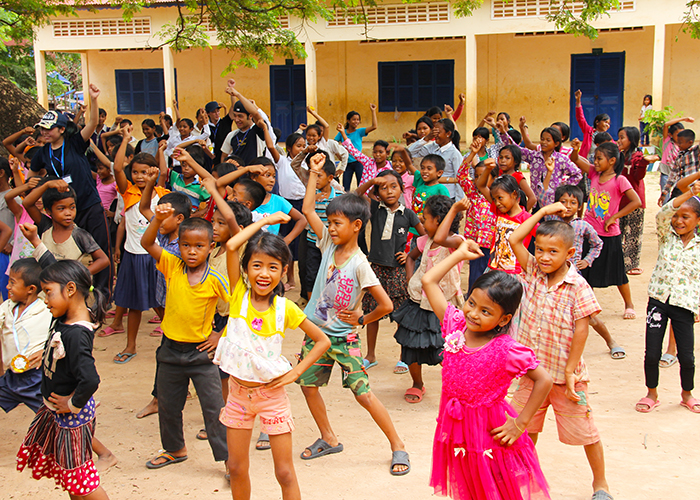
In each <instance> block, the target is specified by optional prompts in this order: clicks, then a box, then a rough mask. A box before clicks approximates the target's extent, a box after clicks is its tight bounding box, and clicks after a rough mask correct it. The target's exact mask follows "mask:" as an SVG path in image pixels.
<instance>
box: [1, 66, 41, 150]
mask: <svg viewBox="0 0 700 500" xmlns="http://www.w3.org/2000/svg"><path fill="white" fill-rule="evenodd" d="M44 113H46V110H45V109H44V108H42V107H41V106H40V105H39V103H38V102H36V99H35V98H34V96H30V95H28V94H26V93H24V92H22V91H21V90H20V89H18V88H17V86H16V85H15V84H14V83H13V82H11V81H10V80H8V79H7V78H4V77H2V76H0V116H2V117H3V120H2V121H0V137H7V136H9V135H12V134H14V133H15V132H17V131H18V130H20V129H22V128H24V127H33V126H34V125H36V124H37V123H39V120H41V117H42V116H43V115H44ZM0 154H2V156H5V157H7V154H8V153H7V151H6V150H5V148H4V147H2V146H1V145H0Z"/></svg>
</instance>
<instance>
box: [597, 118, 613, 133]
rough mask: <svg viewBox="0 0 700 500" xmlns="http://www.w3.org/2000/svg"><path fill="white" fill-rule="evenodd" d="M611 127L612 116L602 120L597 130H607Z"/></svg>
mask: <svg viewBox="0 0 700 500" xmlns="http://www.w3.org/2000/svg"><path fill="white" fill-rule="evenodd" d="M609 128H610V118H608V119H607V120H601V121H599V122H598V124H597V125H596V130H598V132H607V131H608V129H609Z"/></svg>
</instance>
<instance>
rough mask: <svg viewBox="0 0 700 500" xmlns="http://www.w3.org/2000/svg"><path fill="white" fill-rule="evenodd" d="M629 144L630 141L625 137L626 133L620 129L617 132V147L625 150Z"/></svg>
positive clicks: (630, 144)
mask: <svg viewBox="0 0 700 500" xmlns="http://www.w3.org/2000/svg"><path fill="white" fill-rule="evenodd" d="M631 146H632V143H631V142H630V140H629V138H628V137H627V133H626V132H625V131H624V130H620V131H619V132H618V133H617V147H618V148H620V151H627V150H628V149H629V148H630V147H631Z"/></svg>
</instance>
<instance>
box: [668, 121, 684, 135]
mask: <svg viewBox="0 0 700 500" xmlns="http://www.w3.org/2000/svg"><path fill="white" fill-rule="evenodd" d="M684 128H685V125H683V124H682V123H681V122H678V123H674V124H673V125H671V126H670V127H668V133H669V135H673V134H675V133H676V132H677V131H678V130H683V129H684Z"/></svg>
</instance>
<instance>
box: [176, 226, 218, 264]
mask: <svg viewBox="0 0 700 500" xmlns="http://www.w3.org/2000/svg"><path fill="white" fill-rule="evenodd" d="M179 245H180V256H181V257H182V260H183V261H185V264H186V265H187V267H188V268H189V269H190V270H196V269H198V268H199V267H200V266H202V265H204V264H206V262H207V258H208V257H209V254H210V253H211V251H212V250H213V249H214V242H213V241H211V240H210V239H209V234H208V233H207V232H206V231H203V230H200V229H190V230H187V231H183V232H182V234H180V240H179Z"/></svg>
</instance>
